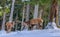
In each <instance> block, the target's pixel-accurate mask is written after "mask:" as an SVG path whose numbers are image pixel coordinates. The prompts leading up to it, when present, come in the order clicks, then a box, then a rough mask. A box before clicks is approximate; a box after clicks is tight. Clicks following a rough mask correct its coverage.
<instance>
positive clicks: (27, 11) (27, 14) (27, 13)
mask: <svg viewBox="0 0 60 37" xmlns="http://www.w3.org/2000/svg"><path fill="white" fill-rule="evenodd" d="M29 8H30V6H29V4H27V9H26V21H28V20H29V14H30V13H29Z"/></svg>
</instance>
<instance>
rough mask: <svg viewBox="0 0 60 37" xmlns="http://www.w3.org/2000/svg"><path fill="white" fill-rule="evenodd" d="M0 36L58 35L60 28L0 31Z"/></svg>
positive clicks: (58, 36)
mask: <svg viewBox="0 0 60 37" xmlns="http://www.w3.org/2000/svg"><path fill="white" fill-rule="evenodd" d="M0 37H60V29H49V30H48V29H47V30H46V29H45V30H31V31H16V32H11V33H6V32H5V31H0Z"/></svg>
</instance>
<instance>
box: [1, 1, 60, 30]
mask: <svg viewBox="0 0 60 37" xmlns="http://www.w3.org/2000/svg"><path fill="white" fill-rule="evenodd" d="M57 1H58V7H60V0H57ZM51 3H52V1H51V0H29V1H27V0H26V1H24V2H23V1H22V0H15V4H14V13H13V21H15V22H17V21H22V17H23V9H25V11H24V20H23V21H28V20H30V19H32V18H35V17H40V18H42V19H43V20H44V23H43V27H45V26H46V25H47V23H48V22H49V17H50V8H51ZM24 5H25V7H24ZM11 6H12V0H0V26H1V25H2V22H3V15H4V14H5V12H6V15H5V16H6V17H5V20H6V22H7V21H8V20H9V16H10V12H11ZM59 9H60V8H59ZM58 12H59V11H58ZM34 13H35V14H36V15H35V14H34ZM58 17H60V16H59V15H58ZM17 24H18V27H17V29H18V30H19V29H20V27H21V26H19V24H20V23H17ZM15 27H16V26H15Z"/></svg>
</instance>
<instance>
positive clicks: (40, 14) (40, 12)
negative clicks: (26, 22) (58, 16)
mask: <svg viewBox="0 0 60 37" xmlns="http://www.w3.org/2000/svg"><path fill="white" fill-rule="evenodd" d="M42 13H43V9H40V11H39V16H38V17H39V18H41V17H42Z"/></svg>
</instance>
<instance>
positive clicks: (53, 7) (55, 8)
mask: <svg viewBox="0 0 60 37" xmlns="http://www.w3.org/2000/svg"><path fill="white" fill-rule="evenodd" d="M57 3H58V2H57V0H52V4H51V11H50V21H51V22H52V21H53V19H54V18H55V22H56V24H57V25H58V4H57Z"/></svg>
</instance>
